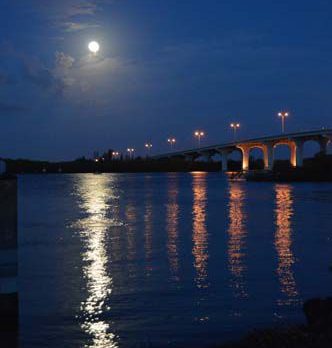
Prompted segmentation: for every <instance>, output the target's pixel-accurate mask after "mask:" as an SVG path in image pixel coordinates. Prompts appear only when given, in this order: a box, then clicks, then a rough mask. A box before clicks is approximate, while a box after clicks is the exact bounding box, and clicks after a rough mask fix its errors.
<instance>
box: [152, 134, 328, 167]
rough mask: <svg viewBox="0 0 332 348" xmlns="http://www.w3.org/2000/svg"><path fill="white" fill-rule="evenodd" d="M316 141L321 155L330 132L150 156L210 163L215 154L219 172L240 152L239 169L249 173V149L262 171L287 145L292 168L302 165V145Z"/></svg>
mask: <svg viewBox="0 0 332 348" xmlns="http://www.w3.org/2000/svg"><path fill="white" fill-rule="evenodd" d="M310 140H313V141H316V142H317V143H318V144H319V146H320V152H322V153H326V151H327V145H328V143H329V142H330V141H331V140H332V129H324V128H323V129H320V130H312V131H306V132H298V133H289V134H280V135H276V136H266V137H262V138H255V139H248V140H241V141H234V142H230V143H225V144H218V145H213V146H206V147H200V148H195V149H190V150H184V151H177V152H171V153H166V154H161V155H157V156H153V158H154V159H167V158H168V159H170V158H185V159H186V160H190V161H194V160H195V159H196V158H198V157H205V158H207V160H211V158H212V156H214V155H216V154H220V155H221V161H222V169H223V171H227V170H228V165H227V162H228V157H229V155H230V154H231V153H232V152H233V151H240V152H241V153H242V170H244V171H247V170H249V154H250V150H251V149H254V148H259V149H261V150H262V151H263V154H264V168H265V169H266V170H272V168H273V162H274V149H275V148H276V147H277V146H278V145H287V146H288V147H289V149H290V162H291V165H292V166H293V167H301V166H302V165H303V145H304V143H305V142H306V141H310Z"/></svg>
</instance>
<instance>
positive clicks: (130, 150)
mask: <svg viewBox="0 0 332 348" xmlns="http://www.w3.org/2000/svg"><path fill="white" fill-rule="evenodd" d="M134 151H135V149H133V148H128V149H127V152H128V153H129V158H130V159H133V156H134Z"/></svg>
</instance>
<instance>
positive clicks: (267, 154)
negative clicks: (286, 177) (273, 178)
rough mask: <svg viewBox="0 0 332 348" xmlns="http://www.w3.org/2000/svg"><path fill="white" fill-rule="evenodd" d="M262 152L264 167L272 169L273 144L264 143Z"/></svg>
mask: <svg viewBox="0 0 332 348" xmlns="http://www.w3.org/2000/svg"><path fill="white" fill-rule="evenodd" d="M263 152H264V169H265V170H272V169H273V145H272V144H266V145H264V146H263Z"/></svg>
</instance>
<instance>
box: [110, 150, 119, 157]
mask: <svg viewBox="0 0 332 348" xmlns="http://www.w3.org/2000/svg"><path fill="white" fill-rule="evenodd" d="M119 156H120V152H118V151H113V152H112V157H114V158H118V157H119Z"/></svg>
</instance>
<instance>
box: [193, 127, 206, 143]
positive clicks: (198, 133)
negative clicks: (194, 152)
mask: <svg viewBox="0 0 332 348" xmlns="http://www.w3.org/2000/svg"><path fill="white" fill-rule="evenodd" d="M194 136H195V137H196V138H197V139H198V147H201V138H202V137H204V136H205V133H204V132H203V131H201V130H197V131H195V133H194Z"/></svg>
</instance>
